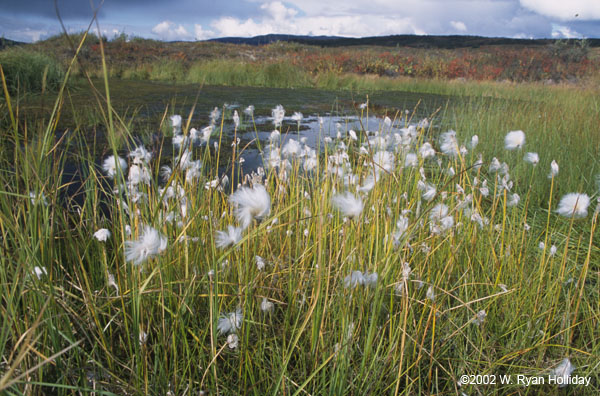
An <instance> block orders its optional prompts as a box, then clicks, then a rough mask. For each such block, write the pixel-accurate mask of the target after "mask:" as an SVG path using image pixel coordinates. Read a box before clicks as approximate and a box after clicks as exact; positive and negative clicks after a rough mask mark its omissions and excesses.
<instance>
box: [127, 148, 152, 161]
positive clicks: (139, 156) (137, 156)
mask: <svg viewBox="0 0 600 396" xmlns="http://www.w3.org/2000/svg"><path fill="white" fill-rule="evenodd" d="M129 156H130V157H131V158H132V160H133V163H134V164H138V165H142V164H148V163H149V162H150V160H151V159H152V153H151V152H149V151H148V150H146V148H145V147H144V146H138V147H136V149H135V150H133V151H132V152H130V153H129Z"/></svg>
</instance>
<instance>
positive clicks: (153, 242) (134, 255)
mask: <svg viewBox="0 0 600 396" xmlns="http://www.w3.org/2000/svg"><path fill="white" fill-rule="evenodd" d="M166 248H167V237H165V236H164V235H162V234H161V233H160V232H158V231H157V230H156V229H154V228H152V227H150V226H144V228H143V230H142V233H141V235H140V237H139V239H137V240H135V241H125V260H127V261H132V262H133V264H135V265H139V264H141V263H142V262H144V261H145V260H146V259H148V258H151V257H154V256H156V255H158V254H159V253H161V252H162V251H164V250H165V249H166Z"/></svg>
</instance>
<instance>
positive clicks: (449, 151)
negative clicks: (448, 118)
mask: <svg viewBox="0 0 600 396" xmlns="http://www.w3.org/2000/svg"><path fill="white" fill-rule="evenodd" d="M440 150H441V151H442V153H444V154H446V155H449V156H451V157H456V156H457V155H458V153H459V150H460V149H459V147H458V142H457V141H456V132H455V131H453V130H450V131H448V132H444V133H442V136H441V137H440Z"/></svg>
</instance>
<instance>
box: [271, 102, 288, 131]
mask: <svg viewBox="0 0 600 396" xmlns="http://www.w3.org/2000/svg"><path fill="white" fill-rule="evenodd" d="M271 117H272V118H273V124H274V125H275V128H277V127H281V123H282V122H283V117H285V109H284V108H283V106H282V105H277V106H275V108H274V109H273V110H271Z"/></svg>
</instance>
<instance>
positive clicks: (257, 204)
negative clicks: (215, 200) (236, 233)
mask: <svg viewBox="0 0 600 396" xmlns="http://www.w3.org/2000/svg"><path fill="white" fill-rule="evenodd" d="M229 202H231V203H232V204H234V205H235V209H234V214H235V217H236V219H237V220H238V221H239V222H240V223H241V224H242V228H244V229H245V228H247V227H248V226H249V225H250V223H251V222H252V219H262V218H264V217H265V216H267V215H268V214H269V212H270V211H271V197H270V196H269V193H268V192H267V190H266V189H265V186H263V185H262V184H257V185H255V186H254V187H252V188H250V187H241V188H239V189H238V190H237V191H236V192H235V193H233V195H231V196H230V197H229Z"/></svg>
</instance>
